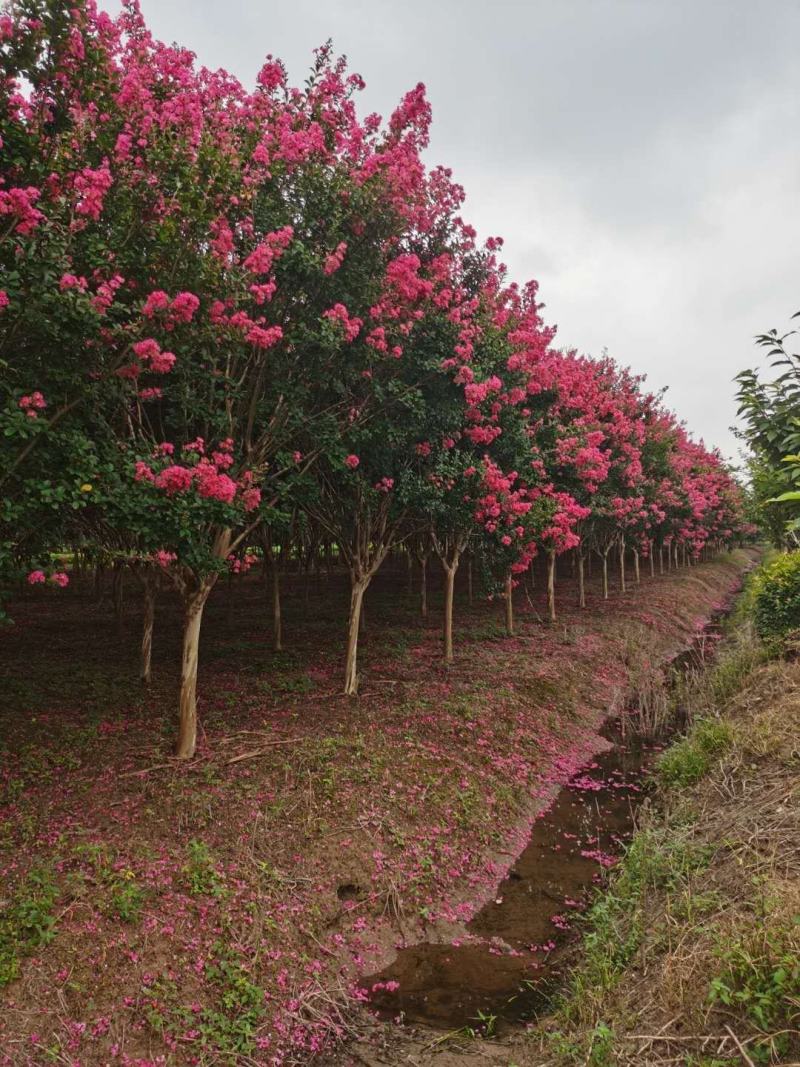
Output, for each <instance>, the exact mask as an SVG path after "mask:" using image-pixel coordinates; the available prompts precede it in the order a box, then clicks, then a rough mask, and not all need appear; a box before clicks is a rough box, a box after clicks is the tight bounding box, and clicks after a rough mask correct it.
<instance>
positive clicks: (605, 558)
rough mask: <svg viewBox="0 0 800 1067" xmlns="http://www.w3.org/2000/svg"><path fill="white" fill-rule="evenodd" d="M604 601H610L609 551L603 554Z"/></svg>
mask: <svg viewBox="0 0 800 1067" xmlns="http://www.w3.org/2000/svg"><path fill="white" fill-rule="evenodd" d="M603 600H608V550H606V551H605V552H604V553H603Z"/></svg>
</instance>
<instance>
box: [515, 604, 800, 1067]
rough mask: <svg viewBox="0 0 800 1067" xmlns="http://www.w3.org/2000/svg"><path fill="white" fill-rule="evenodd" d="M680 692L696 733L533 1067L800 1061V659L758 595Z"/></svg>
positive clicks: (596, 919) (678, 750) (647, 814)
mask: <svg viewBox="0 0 800 1067" xmlns="http://www.w3.org/2000/svg"><path fill="white" fill-rule="evenodd" d="M677 698H678V699H679V700H681V701H683V702H685V703H686V704H687V705H688V710H689V711H690V713H691V714H692V716H693V719H694V724H693V726H692V727H691V729H690V730H689V732H688V734H687V736H686V737H684V738H683V739H681V740H680V741H678V742H677V743H676V744H675V745H673V746H672V747H671V748H670V749H668V750H667V751H666V752H665V753H664V754H663V755H662V756H661V758H660V759H659V762H658V764H657V767H656V771H655V774H656V779H657V784H658V787H659V788H658V792H657V795H656V797H655V798H654V802H653V803H652V804H650V805H648V806H647V807H646V808H645V809H643V814H642V817H641V820H640V826H639V829H638V832H637V834H636V835H635V837H634V839H633V841H632V843H631V846H630V848H629V849H628V851H627V853H626V857H625V859H624V861H623V862H622V863H621V865H620V866H619V868H618V869H617V870H616V872H615V874H614V875H613V876H612V879H611V882H610V885H609V888H608V891H607V892H606V893H605V894H604V895H603V896H602V897H601V898H600V899H599V900H598V901H597V903H596V904H595V905H594V907H593V908H592V910H591V911H590V913H589V914H588V916H587V920H586V923H587V926H586V937H585V940H584V942H583V946H582V949H581V956H580V960H579V963H578V965H577V967H576V969H575V970H574V972H573V973H572V975H571V978H570V981H569V985H568V988H567V990H566V991H565V993H564V995H563V998H562V1000H561V1001H560V1003H559V1005H558V1008H557V1011H556V1014H555V1015H554V1016H553V1017H552V1018H551V1019H550V1020H549V1021H548V1023H547V1024H546V1025H543V1026H542V1028H541V1029H540V1030H538V1031H536V1032H535V1033H534V1034H532V1035H527V1036H526V1038H525V1039H524V1041H523V1042H522V1043H521V1045H520V1046H519V1048H518V1049H516V1050H515V1055H514V1056H513V1058H512V1061H511V1062H513V1063H514V1064H518V1065H519V1067H523V1065H525V1067H527V1065H533V1064H537V1065H542V1067H543V1065H545V1064H548V1065H553V1067H555V1065H573V1064H574V1065H577V1064H580V1065H583V1067H611V1065H614V1067H617V1065H619V1067H626V1065H631V1067H633V1065H637V1067H640V1065H642V1064H648V1065H653V1067H657V1065H658V1067H661V1065H664V1067H666V1065H667V1064H675V1065H683V1067H734V1065H741V1064H747V1065H756V1064H769V1063H774V1064H791V1063H798V1062H800V662H798V661H797V660H796V659H794V660H792V659H786V658H770V657H769V656H768V654H767V652H766V650H765V649H764V648H763V647H762V646H761V645H760V643H759V642H758V639H757V638H756V637H755V635H754V633H753V630H752V625H751V622H750V619H749V604H748V597H747V594H745V595H744V596H743V598H742V600H741V602H740V604H739V607H738V610H737V612H736V614H735V615H734V616H733V618H732V619H731V620H730V622H729V624H728V627H727V633H726V636H725V638H724V640H723V642H722V646H721V649H720V654H719V656H718V658H717V660H716V662H715V665H714V666H713V667H712V668H711V669H709V670H707V671H705V672H702V673H698V674H696V675H695V676H694V677H691V678H690V679H689V680H688V683H687V684H686V685H685V686H684V687H683V688H682V690H681V692H679V693H678V694H677Z"/></svg>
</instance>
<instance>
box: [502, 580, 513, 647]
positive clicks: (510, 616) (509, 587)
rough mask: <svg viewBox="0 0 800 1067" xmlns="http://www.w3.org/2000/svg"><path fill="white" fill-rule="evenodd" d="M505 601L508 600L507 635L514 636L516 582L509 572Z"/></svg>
mask: <svg viewBox="0 0 800 1067" xmlns="http://www.w3.org/2000/svg"><path fill="white" fill-rule="evenodd" d="M504 595H505V601H506V635H507V636H508V637H513V636H514V582H513V579H512V577H511V575H510V574H509V575H508V576H507V577H506V588H505V594H504Z"/></svg>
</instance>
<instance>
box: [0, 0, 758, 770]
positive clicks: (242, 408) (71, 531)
mask: <svg viewBox="0 0 800 1067" xmlns="http://www.w3.org/2000/svg"><path fill="white" fill-rule="evenodd" d="M0 48H2V60H3V80H2V83H0V137H1V138H2V169H0V265H1V268H2V284H1V288H0V367H2V376H1V377H0V404H1V405H2V406H1V407H0V423H1V424H2V436H1V437H0V442H1V443H0V486H1V490H0V509H2V510H0V567H1V568H2V572H3V575H4V577H5V578H6V579H8V578H9V577H10V576H12V575H13V574H14V573H18V572H19V571H20V570H21V569H25V570H28V571H29V572H30V580H31V581H32V582H33V581H37V582H38V581H46V580H53V581H55V582H56V583H58V584H63V583H64V581H65V578H66V575H65V574H64V573H63V572H62V571H59V572H55V573H53V572H52V569H51V568H50V567H49V565H48V564H47V560H48V559H49V558H50V557H49V553H51V552H52V551H53V550H54V549H57V548H60V547H63V546H65V545H68V544H71V545H75V544H77V545H80V546H82V549H83V551H84V552H85V553H88V554H90V555H91V554H94V555H95V556H96V558H100V559H105V560H107V561H112V562H113V563H114V565H115V566H116V567H118V568H119V567H121V566H123V565H124V566H126V567H129V568H130V569H131V570H132V571H134V572H135V573H136V574H137V575H138V577H139V578H140V579H141V581H142V587H143V590H144V597H145V612H144V615H145V632H144V638H143V655H144V664H143V674H144V675H145V677H147V676H149V649H150V644H151V642H152V619H153V601H154V596H155V589H156V588H157V585H158V583H159V581H161V580H163V579H164V578H165V577H166V579H168V580H169V581H170V582H171V583H172V584H173V585H174V587H175V589H176V590H177V591H178V593H179V594H180V597H181V600H182V604H183V613H184V621H183V627H184V634H183V654H182V670H181V689H180V728H179V740H178V753H179V755H181V756H184V757H188V756H190V755H191V754H192V753H193V751H194V746H195V732H196V681H197V656H198V641H199V634H200V628H201V624H202V617H203V609H204V606H205V603H206V601H207V598H208V596H209V593H210V591H211V589H212V588H213V586H214V584H215V582H216V581H217V579H218V577H219V575H220V574H221V573H224V572H225V571H226V570H230V569H231V568H233V569H234V570H241V569H242V568H243V567H246V566H247V565H248V564H249V562H250V561H251V560H252V559H253V558H254V553H255V552H256V551H257V554H258V555H259V556H261V557H263V559H264V562H265V564H267V565H269V564H270V563H274V551H275V546H276V544H278V543H281V544H287V543H290V544H291V545H292V551H293V552H294V553H295V554H296V555H297V556H298V558H300V559H304V560H305V561H306V564H307V562H308V560H310V559H311V558H312V557H313V555H314V553H317V552H319V551H320V550H321V548H322V546H323V545H327V546H331V545H335V546H336V549H337V551H338V554H339V557H340V559H341V560H342V561H343V562H344V563H345V564H346V567H347V570H348V572H349V575H350V580H351V599H350V614H349V622H348V643H347V656H346V669H345V690H346V692H347V693H351V694H352V693H355V691H356V687H357V679H358V672H357V646H358V634H359V622H360V616H361V609H362V604H363V599H364V594H365V592H366V590H367V588H368V586H369V584H370V582H371V581H372V579H373V577H374V576H375V574H376V573H377V572H378V570H379V568H380V567H381V565H382V564H383V563H384V561H385V560H386V558H387V556H388V555H389V554H390V553H391V552H392V551H393V550H395V549H396V548H397V547H398V546H399V545H401V544H402V545H404V546H406V548H407V549H408V551H409V552H411V553H413V554H414V555H416V557H417V558H418V560H419V561H420V564H421V566H422V568H423V573H424V572H425V569H426V568H427V565H428V560H429V559H431V558H436V559H438V560H439V561H440V563H441V566H442V569H443V575H444V589H445V598H444V601H445V611H444V654H445V658H446V659H447V660H448V661H449V660H452V658H453V590H454V583H455V577H456V573H457V571H458V568H459V565H460V563H461V561H462V560H463V558H464V557H465V554H469V556H470V559H479V560H480V561H481V564H482V566H483V570H484V572H485V573H486V575H487V576H488V579H489V581H490V583H493V584H495V585H496V586H497V587H498V589H503V590H504V592H505V602H506V610H507V625H508V628H509V631H512V630H513V614H512V605H513V598H512V590H513V586H514V584H515V583H516V582H517V581H519V580H520V577H521V576H522V575H524V573H525V572H526V571H527V570H528V569H529V567H530V565H531V562H532V561H533V559H534V558H535V557H536V556H537V555H539V554H544V555H545V556H546V558H547V561H548V579H549V582H548V584H549V604H550V612H551V615H552V616H553V617H554V616H555V592H554V574H555V561H556V558H557V557H558V556H559V555H561V554H563V553H565V552H567V551H574V553H575V557H576V561H577V573H578V577H579V590H580V592H579V595H580V600H581V603H584V583H583V575H584V561H585V558H586V556H587V553H589V552H594V553H596V554H597V556H598V558H599V559H600V560H601V561H602V566H603V575H604V588H605V590H606V595H607V590H608V578H607V563H608V557H609V554H610V553H612V551H615V552H616V553H618V558H619V562H620V565H621V568H622V575H623V581H624V568H625V560H626V556H627V558H629V559H630V558H631V557H632V558H633V561H634V566H635V568H636V572H637V575H638V566H639V558H640V556H646V557H649V559H650V561H651V566H652V561H653V559H654V556H660V558H661V565H662V566H663V559H664V553H667V558H668V560H670V561H671V560H673V559H676V558H677V554H678V552H679V551H680V552H682V553H683V554H684V558H685V556H686V554H687V553H688V554H689V555H690V556H697V555H699V553H700V552H701V551H702V550H703V548H704V546H706V545H709V544H721V543H725V542H730V541H731V540H732V539H733V538H734V537H735V536H736V532H737V522H738V507H739V501H738V490H737V488H736V486H735V484H734V482H733V481H732V479H731V477H730V475H729V473H728V472H727V470H726V469H725V466H724V464H723V463H722V461H721V459H720V457H719V455H718V454H716V453H714V452H709V451H707V450H706V449H705V448H704V447H703V446H702V445H701V444H697V443H696V442H694V441H692V439H691V438H690V437H689V436H688V435H687V433H686V431H685V430H684V428H683V427H682V426H681V425H680V424H679V423H677V422H676V420H675V418H674V417H673V416H672V415H671V414H670V413H669V412H667V411H666V410H665V409H664V408H663V406H662V405H661V403H660V400H659V398H658V397H656V396H654V395H652V394H649V393H647V392H645V391H644V390H643V387H642V383H641V380H639V379H637V378H635V377H633V376H632V375H631V374H629V373H628V372H627V371H624V370H622V369H620V368H619V367H618V366H616V365H615V364H614V363H613V361H612V360H610V359H608V358H605V359H602V360H593V359H589V358H586V357H582V356H579V355H577V354H576V353H574V352H566V353H565V352H561V351H559V350H557V349H556V348H555V347H554V346H553V339H554V330H552V329H550V328H549V327H547V326H546V325H545V324H544V323H543V321H542V318H541V316H540V311H541V305H540V304H539V303H538V301H537V287H536V284H535V283H533V282H531V283H528V284H527V285H526V286H523V287H520V286H518V285H516V284H515V283H513V282H510V281H509V279H508V277H507V274H506V270H505V268H504V266H503V265H502V263H501V262H500V259H499V254H500V249H501V246H502V242H501V241H500V240H499V239H490V240H488V241H486V242H485V244H479V243H478V242H477V240H476V235H475V232H474V231H473V230H472V228H471V227H470V226H469V225H468V224H466V223H465V222H464V221H463V219H462V218H461V215H460V211H461V207H462V202H463V191H462V190H461V188H460V187H459V186H458V185H457V184H456V183H455V182H454V181H453V178H452V175H451V173H450V172H449V171H447V170H445V169H442V168H433V169H429V168H427V167H426V166H425V165H424V164H423V162H422V153H423V151H424V149H425V148H426V145H427V142H428V130H429V124H430V109H429V106H428V103H427V101H426V99H425V93H424V88H423V87H422V86H421V85H420V86H417V87H416V88H415V89H414V90H412V91H411V92H410V93H408V94H407V95H406V97H405V98H404V99H403V100H402V102H401V103H400V105H399V107H398V108H397V109H396V111H395V112H394V113H393V114H392V115H391V117H390V119H389V121H388V123H383V122H382V121H381V120H380V119H379V118H378V117H377V116H374V115H370V116H367V117H366V118H363V119H361V118H359V116H358V114H357V111H356V108H355V105H354V96H355V94H356V93H357V91H358V90H359V89H360V88H361V87H362V85H361V81H360V79H359V78H358V77H357V76H356V75H353V74H350V73H348V71H347V69H346V67H345V64H344V62H343V61H342V60H339V59H337V58H336V57H335V56H334V55H333V54H332V52H331V51H330V49H329V48H328V47H324V48H322V49H320V50H319V51H318V53H317V56H316V62H315V65H314V67H313V70H312V72H311V75H310V77H309V79H308V81H307V82H306V84H305V86H304V87H303V88H302V89H296V88H292V87H290V86H289V85H288V84H287V79H286V74H285V71H284V69H283V67H282V65H281V64H280V63H279V62H277V61H276V60H274V59H272V58H271V57H268V59H267V61H266V63H265V64H264V66H263V67H262V69H261V70H260V72H259V74H258V76H257V79H256V84H255V86H254V88H253V89H252V90H247V89H245V88H244V87H243V86H242V85H241V84H240V83H239V82H238V81H236V80H235V79H234V78H232V77H231V76H230V75H228V74H226V73H225V72H223V71H209V70H206V69H205V68H199V67H198V66H197V64H196V62H195V57H194V56H193V55H192V54H191V53H190V52H188V51H185V50H183V49H181V48H178V47H176V46H170V47H167V46H165V45H163V44H161V43H160V42H158V41H156V40H154V39H153V38H152V36H151V35H150V33H149V31H148V30H147V27H146V25H145V24H144V22H143V20H142V18H141V15H140V14H139V12H138V8H137V6H136V5H135V3H133V2H131V3H129V4H127V5H126V6H125V8H124V9H123V12H122V13H121V14H120V15H119V17H117V18H115V19H112V18H111V17H109V16H108V15H107V14H104V13H102V12H98V11H97V10H96V8H95V6H94V3H93V0H76V3H74V4H73V5H71V6H70V7H67V6H65V5H63V4H61V3H60V2H59V0H15V2H13V3H12V4H11V5H10V7H8V8H7V12H6V14H4V15H3V16H0Z"/></svg>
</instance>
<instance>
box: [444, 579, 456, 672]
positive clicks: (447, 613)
mask: <svg viewBox="0 0 800 1067" xmlns="http://www.w3.org/2000/svg"><path fill="white" fill-rule="evenodd" d="M442 568H443V569H444V661H445V663H446V664H447V665H448V666H449V665H450V664H451V663H452V662H453V593H454V591H455V586H456V571H457V570H458V560H456V561H455V563H453V564H447V563H445V562H444V561H443V562H442Z"/></svg>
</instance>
